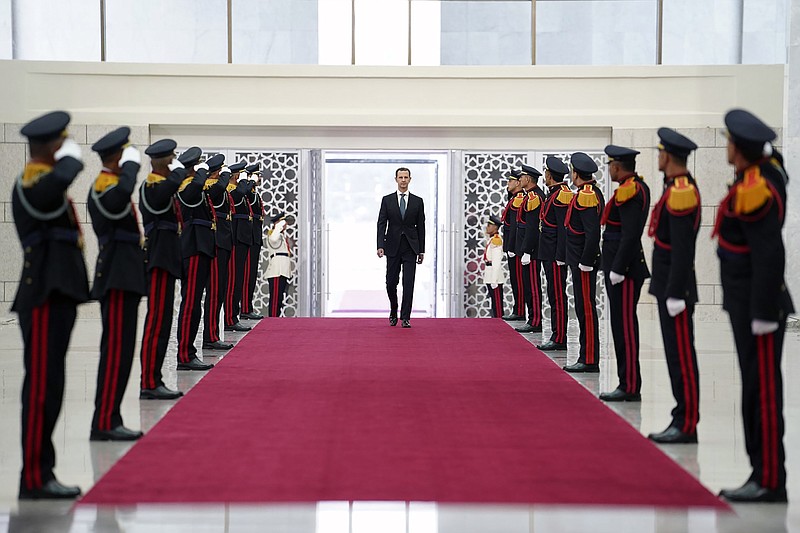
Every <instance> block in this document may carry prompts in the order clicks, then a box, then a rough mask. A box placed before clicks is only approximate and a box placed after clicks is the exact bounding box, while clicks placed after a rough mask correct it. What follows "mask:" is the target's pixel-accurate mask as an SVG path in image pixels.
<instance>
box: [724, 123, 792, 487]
mask: <svg viewBox="0 0 800 533" xmlns="http://www.w3.org/2000/svg"><path fill="white" fill-rule="evenodd" d="M725 126H727V130H728V162H729V163H731V164H732V165H733V166H734V168H735V169H736V181H735V182H734V183H733V185H732V186H731V188H730V190H729V192H728V194H727V196H725V198H724V199H723V200H722V202H721V203H720V205H719V208H718V209H717V220H716V224H715V226H714V233H713V234H714V235H715V236H716V237H717V238H718V239H719V248H718V250H717V254H718V255H719V258H720V266H721V271H720V274H721V278H722V291H723V300H722V307H723V308H724V309H725V310H726V311H727V312H728V315H729V317H730V321H731V326H732V329H733V337H734V340H735V341H736V352H737V354H738V356H739V367H740V369H741V375H742V418H743V419H744V437H745V448H746V449H747V454H748V455H749V456H750V464H751V466H752V473H751V474H750V477H749V478H748V480H747V482H746V483H745V484H744V485H742V486H741V487H739V488H737V489H726V490H723V491H722V492H720V496H722V497H724V498H726V499H728V500H731V501H735V502H785V501H786V468H785V465H784V463H785V459H786V457H785V450H784V447H783V433H784V423H783V378H782V375H781V354H782V350H783V339H784V332H785V331H786V317H787V315H788V314H789V313H792V312H793V311H794V307H793V305H792V299H791V297H790V296H789V291H788V290H787V288H786V281H785V279H784V269H785V266H786V252H785V249H784V245H783V239H782V237H781V229H782V228H783V223H784V220H785V216H786V186H787V183H788V181H789V180H788V177H787V176H786V172H785V170H784V168H783V165H782V163H781V159H780V158H779V157H777V156H778V154H777V153H775V152H773V149H772V145H771V144H770V143H771V142H772V141H773V140H774V139H775V132H774V131H772V129H770V128H769V127H768V126H767V125H766V124H764V123H763V122H762V121H761V120H760V119H758V118H757V117H755V116H754V115H752V114H751V113H749V112H747V111H744V110H742V109H734V110H733V111H730V112H728V114H727V115H725Z"/></svg>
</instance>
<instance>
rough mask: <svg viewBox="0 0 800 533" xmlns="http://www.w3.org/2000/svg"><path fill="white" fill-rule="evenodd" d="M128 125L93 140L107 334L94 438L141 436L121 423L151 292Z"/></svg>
mask: <svg viewBox="0 0 800 533" xmlns="http://www.w3.org/2000/svg"><path fill="white" fill-rule="evenodd" d="M130 131H131V130H130V128H128V127H121V128H118V129H116V130H114V131H112V132H111V133H109V134H107V135H105V136H103V137H102V138H101V139H100V140H99V141H97V142H96V143H94V144H93V145H92V150H94V151H95V152H97V155H99V156H100V160H101V161H102V162H103V169H102V171H101V172H100V175H99V176H97V179H95V181H94V184H93V185H92V187H91V189H90V190H89V198H88V199H87V201H86V207H87V210H88V211H89V217H90V218H91V219H92V228H93V229H94V232H95V233H96V234H97V242H98V244H99V245H100V251H99V253H98V255H97V264H96V266H95V274H94V283H93V285H92V292H91V296H92V298H93V299H97V300H99V301H100V311H101V314H102V318H103V336H102V338H101V340H100V365H99V368H98V371H97V393H96V395H95V400H94V417H93V418H92V431H91V434H90V437H89V438H90V440H136V439H138V438H139V437H141V436H142V432H141V431H133V430H130V429H128V428H126V427H125V426H124V425H123V423H122V414H121V412H120V405H121V404H122V396H123V394H124V393H125V388H126V387H127V385H128V379H129V378H130V375H131V367H132V366H133V349H134V347H135V345H136V324H137V315H138V313H139V301H140V300H141V299H142V296H144V295H145V294H146V293H147V280H146V273H145V263H144V250H143V249H142V244H143V238H142V234H141V233H140V231H139V221H138V217H137V216H136V208H135V207H134V206H133V201H132V200H131V196H132V195H133V190H134V188H135V187H136V174H137V173H138V172H139V168H140V167H141V160H142V156H141V155H140V154H139V151H138V150H137V149H136V148H134V147H133V146H131V145H130V143H129V142H128V137H129V135H130Z"/></svg>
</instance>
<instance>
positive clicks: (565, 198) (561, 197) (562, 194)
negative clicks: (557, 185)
mask: <svg viewBox="0 0 800 533" xmlns="http://www.w3.org/2000/svg"><path fill="white" fill-rule="evenodd" d="M573 196H575V193H574V192H572V191H571V190H569V187H567V186H566V185H562V186H561V189H559V191H558V196H556V200H557V201H558V202H559V203H561V204H564V205H567V204H568V203H570V202H571V201H572V197H573Z"/></svg>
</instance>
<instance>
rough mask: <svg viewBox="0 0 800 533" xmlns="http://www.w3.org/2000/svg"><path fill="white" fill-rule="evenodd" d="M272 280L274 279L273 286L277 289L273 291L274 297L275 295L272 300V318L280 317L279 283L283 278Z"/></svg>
mask: <svg viewBox="0 0 800 533" xmlns="http://www.w3.org/2000/svg"><path fill="white" fill-rule="evenodd" d="M272 279H273V282H272V283H273V285H274V287H275V288H274V290H273V293H272V295H273V298H272V316H278V298H279V296H278V290H279V288H280V285H279V281H280V279H281V278H272Z"/></svg>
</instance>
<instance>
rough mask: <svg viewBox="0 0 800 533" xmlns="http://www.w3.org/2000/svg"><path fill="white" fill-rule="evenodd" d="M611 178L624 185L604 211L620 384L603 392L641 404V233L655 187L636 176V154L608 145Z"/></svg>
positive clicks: (644, 270)
mask: <svg viewBox="0 0 800 533" xmlns="http://www.w3.org/2000/svg"><path fill="white" fill-rule="evenodd" d="M605 152H606V155H607V156H608V174H609V176H610V177H611V180H612V181H614V182H616V183H618V184H619V186H618V187H617V188H616V190H615V191H614V195H613V196H612V198H611V200H610V201H609V202H608V204H606V206H605V209H604V211H603V220H602V224H603V225H604V226H605V227H606V230H605V232H604V233H603V270H604V271H605V274H606V294H607V295H608V308H609V313H610V315H611V334H612V336H613V337H614V351H615V353H616V356H617V376H618V377H619V385H618V386H617V388H616V389H614V390H613V391H611V392H604V393H602V394H600V399H601V400H603V401H606V402H621V401H626V402H638V401H641V399H642V397H641V390H642V375H641V372H640V371H639V319H638V317H637V315H636V306H637V305H638V304H639V296H641V293H642V285H644V280H645V279H647V278H649V277H650V271H649V270H648V269H647V263H645V259H644V250H643V249H642V233H643V232H644V226H645V224H647V215H648V214H649V211H650V187H648V186H647V184H646V183H645V182H644V180H643V179H642V177H641V176H639V175H638V174H637V173H636V156H637V155H638V154H639V152H637V151H636V150H632V149H630V148H625V147H622V146H616V145H613V144H609V145H608V146H606V148H605Z"/></svg>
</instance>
